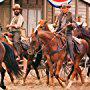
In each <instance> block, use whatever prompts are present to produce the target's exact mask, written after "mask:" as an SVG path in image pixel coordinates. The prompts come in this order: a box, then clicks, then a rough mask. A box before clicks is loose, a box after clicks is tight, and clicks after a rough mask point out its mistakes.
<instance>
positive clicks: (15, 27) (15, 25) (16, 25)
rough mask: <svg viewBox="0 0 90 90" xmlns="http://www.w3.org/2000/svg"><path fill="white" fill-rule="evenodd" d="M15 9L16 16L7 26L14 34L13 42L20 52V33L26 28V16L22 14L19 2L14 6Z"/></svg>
mask: <svg viewBox="0 0 90 90" xmlns="http://www.w3.org/2000/svg"><path fill="white" fill-rule="evenodd" d="M12 10H13V11H14V17H13V18H12V20H11V23H10V24H9V25H7V26H6V28H7V29H9V31H10V33H12V34H13V43H14V46H15V48H16V50H17V52H18V55H19V54H20V37H21V36H20V35H21V32H22V31H23V30H25V28H24V18H23V16H22V15H21V11H22V8H21V7H20V5H19V4H15V5H14V6H13V8H12Z"/></svg>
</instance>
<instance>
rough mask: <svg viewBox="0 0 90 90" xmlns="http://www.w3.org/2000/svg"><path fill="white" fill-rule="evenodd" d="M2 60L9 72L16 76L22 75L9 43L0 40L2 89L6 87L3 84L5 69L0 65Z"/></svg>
mask: <svg viewBox="0 0 90 90" xmlns="http://www.w3.org/2000/svg"><path fill="white" fill-rule="evenodd" d="M2 62H4V63H5V65H6V67H7V68H8V71H9V73H11V74H14V75H15V76H16V77H19V76H21V75H22V72H21V70H20V69H19V66H18V64H17V62H16V59H15V54H14V52H13V50H12V49H11V48H10V46H9V45H7V44H6V43H4V42H1V41H0V72H1V84H0V87H1V88H2V89H6V86H5V85H4V76H5V69H4V68H3V67H2ZM11 74H10V75H11Z"/></svg>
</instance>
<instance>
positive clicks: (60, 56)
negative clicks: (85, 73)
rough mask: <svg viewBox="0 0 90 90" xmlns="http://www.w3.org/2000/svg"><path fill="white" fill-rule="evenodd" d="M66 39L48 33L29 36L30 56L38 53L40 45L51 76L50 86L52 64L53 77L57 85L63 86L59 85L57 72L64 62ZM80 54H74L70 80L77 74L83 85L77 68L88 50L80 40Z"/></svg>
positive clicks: (40, 32)
mask: <svg viewBox="0 0 90 90" xmlns="http://www.w3.org/2000/svg"><path fill="white" fill-rule="evenodd" d="M65 38H66V37H62V36H59V37H58V38H57V36H55V35H54V34H53V33H51V32H49V31H43V30H42V31H41V30H40V31H36V32H35V33H33V34H32V35H31V43H30V52H31V55H33V54H34V53H37V52H38V46H39V45H42V51H43V54H44V57H45V58H46V60H47V65H48V67H49V70H50V75H51V84H52V85H53V84H54V83H53V82H54V80H53V76H54V72H53V71H54V69H53V63H54V64H55V66H56V70H55V77H56V79H57V80H58V81H59V84H60V85H61V86H63V84H62V83H61V80H62V79H61V78H60V77H59V72H60V69H61V67H62V64H63V61H64V60H65V57H66V54H67V51H66V42H65V41H66V39H65ZM79 48H80V54H78V53H76V52H75V63H74V72H73V74H72V80H73V79H74V77H75V75H76V74H77V73H78V74H79V75H80V77H81V81H82V83H83V78H82V73H81V69H80V67H79V63H80V60H81V58H82V57H83V56H84V54H85V53H86V52H87V50H88V43H87V42H86V41H85V40H83V39H82V40H81V44H79ZM47 83H49V77H48V76H47Z"/></svg>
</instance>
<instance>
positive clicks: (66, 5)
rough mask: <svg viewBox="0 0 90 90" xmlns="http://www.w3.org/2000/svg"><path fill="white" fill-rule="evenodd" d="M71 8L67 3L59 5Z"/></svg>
mask: <svg viewBox="0 0 90 90" xmlns="http://www.w3.org/2000/svg"><path fill="white" fill-rule="evenodd" d="M66 7H67V8H71V6H70V5H69V4H63V5H62V6H61V8H66Z"/></svg>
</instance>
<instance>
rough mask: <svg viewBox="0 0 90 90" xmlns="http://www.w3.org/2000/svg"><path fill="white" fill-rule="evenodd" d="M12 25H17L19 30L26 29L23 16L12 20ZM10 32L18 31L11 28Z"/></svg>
mask: <svg viewBox="0 0 90 90" xmlns="http://www.w3.org/2000/svg"><path fill="white" fill-rule="evenodd" d="M10 25H16V27H17V30H20V29H25V28H24V18H23V16H22V15H21V14H19V15H18V16H14V17H13V19H12V20H11V23H10ZM10 31H16V29H15V28H10Z"/></svg>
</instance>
